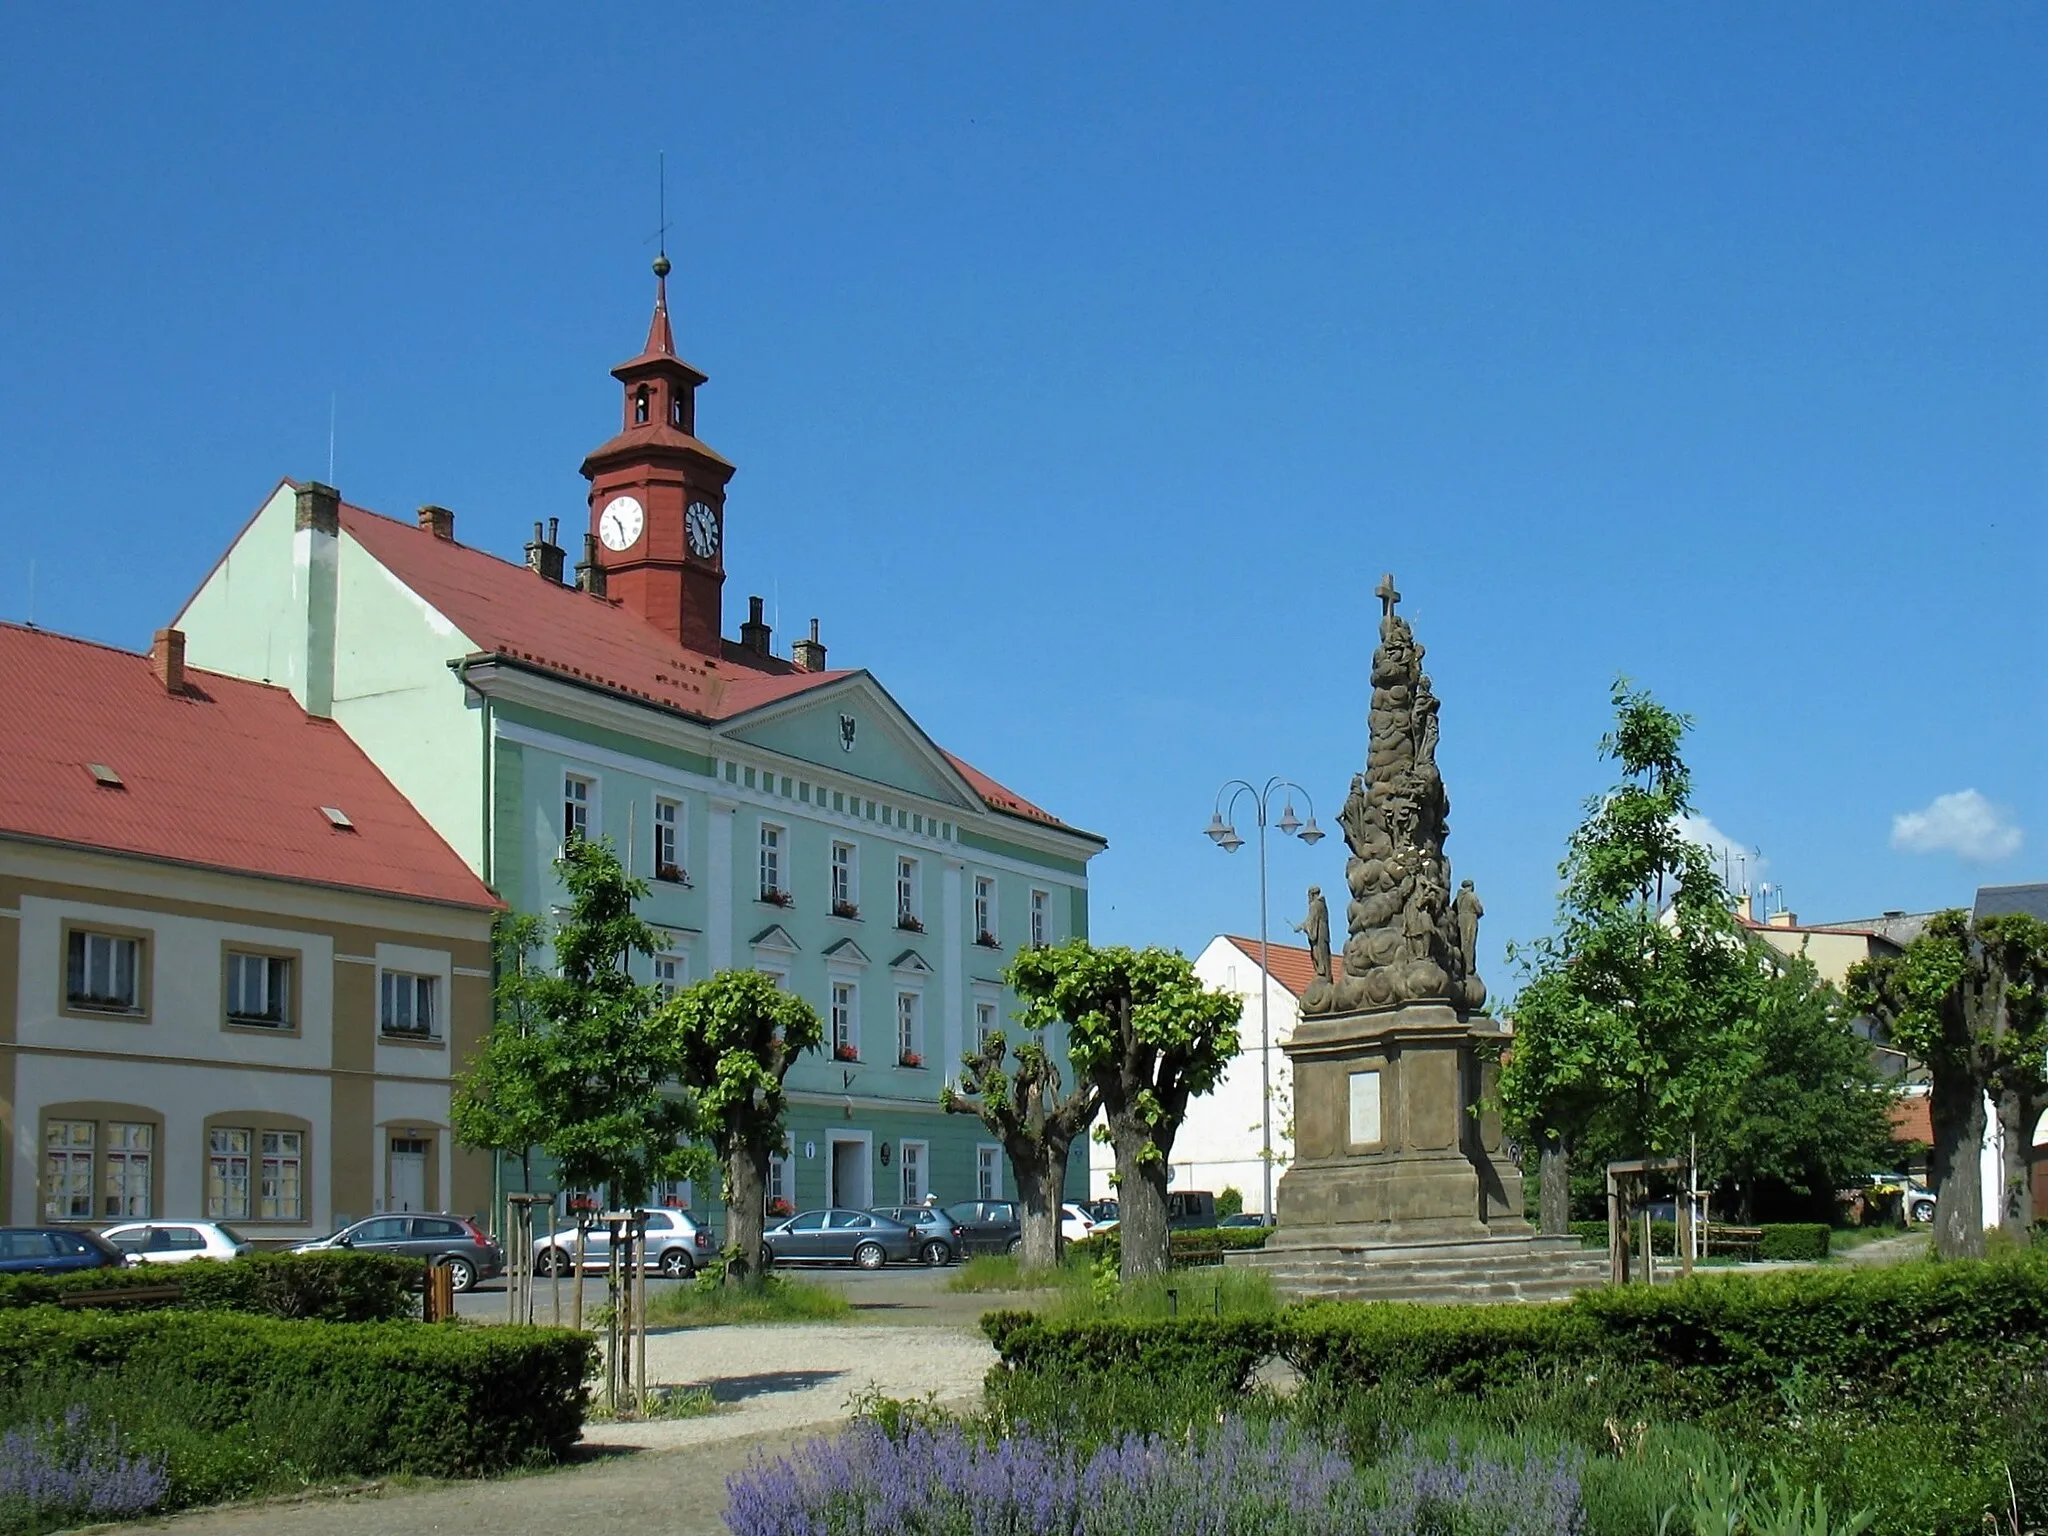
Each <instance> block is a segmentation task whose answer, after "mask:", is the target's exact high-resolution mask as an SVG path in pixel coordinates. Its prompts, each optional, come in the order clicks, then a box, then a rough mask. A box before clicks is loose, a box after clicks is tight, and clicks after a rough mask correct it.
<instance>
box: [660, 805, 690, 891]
mask: <svg viewBox="0 0 2048 1536" xmlns="http://www.w3.org/2000/svg"><path fill="white" fill-rule="evenodd" d="M654 878H655V879H657V880H668V881H671V882H673V883H674V884H677V885H687V884H689V875H688V873H687V872H686V871H685V869H684V867H683V807H682V803H681V802H680V801H676V800H656V801H655V802H654Z"/></svg>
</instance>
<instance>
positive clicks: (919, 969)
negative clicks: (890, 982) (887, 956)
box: [889, 949, 932, 976]
mask: <svg viewBox="0 0 2048 1536" xmlns="http://www.w3.org/2000/svg"><path fill="white" fill-rule="evenodd" d="M889 969H890V970H892V971H904V972H907V973H908V974H910V975H912V976H929V975H931V974H932V968H931V967H930V966H929V965H927V964H925V959H924V956H923V955H920V954H919V953H918V952H917V951H916V950H914V949H906V950H905V951H903V953H902V954H900V955H898V956H897V957H896V958H895V959H894V960H891V961H890V962H889Z"/></svg>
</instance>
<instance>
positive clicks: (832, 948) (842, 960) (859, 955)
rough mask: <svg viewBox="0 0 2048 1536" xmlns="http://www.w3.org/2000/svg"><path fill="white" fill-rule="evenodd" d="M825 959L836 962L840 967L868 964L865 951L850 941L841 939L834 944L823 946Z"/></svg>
mask: <svg viewBox="0 0 2048 1536" xmlns="http://www.w3.org/2000/svg"><path fill="white" fill-rule="evenodd" d="M825 958H826V959H827V960H834V961H837V962H838V963H839V964H841V965H866V964H867V963H868V953H867V951H866V950H864V949H862V948H861V947H860V946H859V945H858V944H856V943H854V942H853V940H852V939H841V940H839V941H838V942H837V943H835V944H827V945H826V946H825Z"/></svg>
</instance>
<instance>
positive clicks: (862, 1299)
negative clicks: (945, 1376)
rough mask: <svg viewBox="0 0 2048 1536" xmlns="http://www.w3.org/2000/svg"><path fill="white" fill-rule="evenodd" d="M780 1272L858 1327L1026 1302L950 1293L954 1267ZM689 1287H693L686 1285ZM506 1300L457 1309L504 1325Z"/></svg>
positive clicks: (544, 1299) (470, 1298) (477, 1298)
mask: <svg viewBox="0 0 2048 1536" xmlns="http://www.w3.org/2000/svg"><path fill="white" fill-rule="evenodd" d="M778 1273H780V1274H785V1275H788V1276H790V1277H791V1278H794V1279H803V1280H813V1281H816V1282H818V1283H820V1284H822V1285H829V1286H831V1287H833V1288H834V1289H836V1290H839V1291H842V1292H844V1293H845V1295H846V1298H847V1299H848V1300H849V1301H850V1302H852V1303H853V1312H854V1315H853V1317H852V1319H851V1321H852V1322H855V1323H881V1322H889V1323H902V1324H906V1325H910V1326H925V1325H936V1326H942V1327H972V1326H973V1325H974V1323H975V1321H976V1320H977V1319H978V1318H979V1317H980V1316H981V1314H982V1313H984V1312H987V1311H989V1310H991V1309H992V1308H995V1307H1003V1306H1017V1305H1020V1304H1023V1303H1024V1299H1023V1298H1019V1297H1015V1296H990V1295H979V1296H970V1295H960V1294H957V1293H955V1292H952V1291H948V1290H947V1289H946V1282H947V1280H948V1279H950V1278H951V1277H952V1276H954V1275H956V1274H958V1273H959V1270H957V1269H954V1268H946V1269H926V1268H923V1267H922V1266H918V1265H903V1266H899V1267H892V1268H889V1269H881V1270H875V1271H872V1272H870V1271H867V1270H860V1269H852V1268H845V1269H840V1268H825V1267H823V1266H819V1267H817V1268H812V1269H798V1268H795V1267H793V1266H790V1267H785V1268H784V1269H782V1270H779V1271H778ZM677 1283H678V1282H676V1281H672V1280H654V1279H650V1280H649V1281H648V1282H647V1294H648V1296H649V1297H650V1298H652V1297H654V1296H656V1295H658V1294H660V1293H661V1292H662V1291H665V1290H669V1289H672V1288H673V1287H674V1286H675V1285H676V1284H677ZM684 1283H687V1282H684ZM574 1285H575V1282H574V1281H573V1280H568V1279H565V1280H563V1281H562V1282H561V1294H562V1322H563V1324H564V1326H566V1325H567V1323H568V1321H569V1317H570V1314H571V1311H572V1310H573V1307H574ZM554 1287H555V1283H554V1282H553V1281H552V1280H536V1281H535V1282H534V1288H535V1298H536V1305H535V1315H534V1320H535V1321H536V1322H540V1323H547V1322H552V1321H553V1319H554ZM583 1288H584V1289H583V1304H584V1306H586V1307H595V1306H597V1305H599V1304H601V1303H602V1302H603V1301H604V1296H605V1282H604V1276H603V1275H601V1274H597V1275H586V1276H584V1278H583ZM505 1309H506V1297H505V1287H504V1282H503V1281H500V1280H490V1281H486V1282H485V1283H484V1284H483V1285H480V1286H478V1287H477V1288H476V1289H475V1290H473V1291H470V1292H469V1293H468V1294H466V1295H463V1296H458V1297H457V1298H456V1300H455V1310H456V1311H457V1313H459V1314H460V1315H461V1316H463V1317H473V1318H476V1319H478V1320H480V1321H483V1322H492V1323H501V1322H504V1321H505V1318H506V1310H505Z"/></svg>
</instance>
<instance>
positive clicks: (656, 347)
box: [646, 150, 676, 357]
mask: <svg viewBox="0 0 2048 1536" xmlns="http://www.w3.org/2000/svg"><path fill="white" fill-rule="evenodd" d="M655 169H656V175H657V177H658V178H659V186H658V188H657V191H656V198H657V203H656V207H657V208H658V209H659V210H660V215H659V216H660V219H661V222H660V224H658V225H657V226H656V227H655V231H654V238H655V240H656V241H657V242H658V244H657V245H656V247H655V255H654V319H653V320H652V321H651V322H649V324H648V327H647V347H646V350H647V351H649V352H659V353H661V354H662V355H663V356H666V357H674V356H675V353H676V340H675V335H674V333H673V332H671V331H670V329H669V324H668V275H669V273H670V272H671V271H673V270H674V269H673V268H672V267H670V265H669V260H668V152H667V151H666V150H660V151H657V152H656V157H655Z"/></svg>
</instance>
